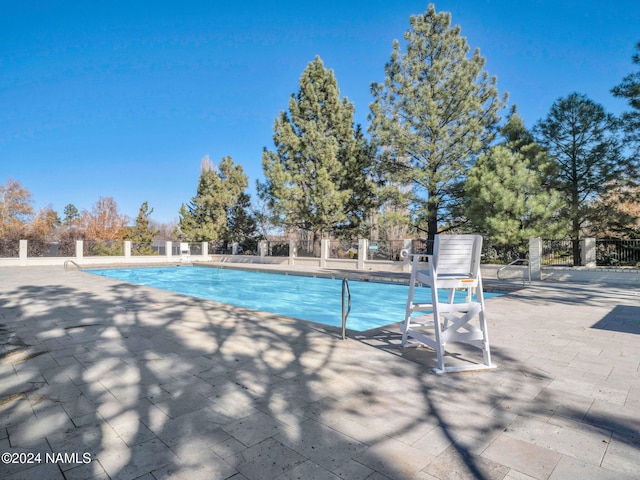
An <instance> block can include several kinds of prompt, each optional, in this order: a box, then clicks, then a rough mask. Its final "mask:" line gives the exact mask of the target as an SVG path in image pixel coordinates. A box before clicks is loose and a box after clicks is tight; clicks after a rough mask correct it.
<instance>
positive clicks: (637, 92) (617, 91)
mask: <svg viewBox="0 0 640 480" xmlns="http://www.w3.org/2000/svg"><path fill="white" fill-rule="evenodd" d="M636 50H637V51H636V53H635V54H634V55H633V57H632V61H633V63H634V64H635V65H637V66H638V68H639V69H638V71H636V72H633V73H630V74H629V75H627V76H626V77H624V78H623V79H622V82H621V83H620V84H619V85H617V86H615V87H613V89H612V90H611V92H612V93H613V95H614V96H615V97H619V98H625V99H626V100H627V102H628V103H629V106H630V107H631V108H632V110H631V111H629V112H625V113H623V114H622V116H621V118H620V121H621V123H622V129H623V131H624V133H625V143H626V144H627V145H628V146H629V147H631V148H632V149H633V151H632V155H633V156H634V157H635V158H634V161H635V162H640V42H638V44H637V45H636Z"/></svg>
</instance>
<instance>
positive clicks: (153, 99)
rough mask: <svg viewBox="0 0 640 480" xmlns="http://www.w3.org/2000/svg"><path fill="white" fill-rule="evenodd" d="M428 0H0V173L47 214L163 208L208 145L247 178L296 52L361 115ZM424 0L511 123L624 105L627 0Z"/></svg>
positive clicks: (179, 196) (630, 42)
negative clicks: (558, 105) (71, 208)
mask: <svg viewBox="0 0 640 480" xmlns="http://www.w3.org/2000/svg"><path fill="white" fill-rule="evenodd" d="M428 3H429V2H425V1H413V0H396V1H388V0H387V1H379V0H366V1H365V0H351V1H346V2H345V1H344V0H342V1H334V0H325V1H323V2H317V3H316V2H301V1H289V0H284V1H282V0H281V1H271V2H270V1H261V2H254V1H250V0H245V1H244V2H218V1H212V0H211V1H188V0H184V1H172V2H167V1H161V0H156V1H154V2H151V1H149V2H139V1H135V0H131V1H127V2H121V1H118V0H111V1H97V0H96V1H91V2H85V1H80V0H78V1H73V2H71V1H56V0H48V1H46V2H44V1H26V2H9V1H8V0H0V7H1V11H2V12H3V13H2V15H0V183H4V182H5V181H6V180H7V179H8V178H9V177H11V178H13V179H15V180H18V181H19V182H20V183H21V184H22V185H23V186H24V187H25V188H27V189H28V190H29V191H30V192H31V193H32V195H33V201H34V207H36V208H40V207H43V206H46V205H49V206H51V207H52V208H54V209H55V210H56V211H58V212H59V213H60V215H61V216H62V211H63V209H64V207H65V205H67V204H69V203H73V204H74V205H76V207H77V208H78V209H80V210H83V209H90V208H91V206H92V205H93V204H94V203H95V202H96V201H97V200H98V199H99V198H100V197H107V196H111V197H114V198H115V200H116V202H117V203H118V205H119V207H120V210H121V212H122V213H125V214H127V215H129V216H131V217H132V218H135V216H136V214H137V212H138V209H139V207H140V205H141V203H142V202H144V201H148V202H149V205H150V206H151V207H153V208H154V209H155V212H154V213H153V215H152V218H153V219H155V220H157V221H161V222H166V221H172V220H175V219H177V218H178V210H179V208H180V205H181V204H182V203H186V202H188V201H189V200H190V199H191V197H192V196H193V195H194V194H195V189H196V185H197V181H198V176H199V169H200V161H201V159H202V157H203V156H204V155H207V154H208V155H209V156H210V158H211V159H212V160H213V161H214V162H216V163H217V162H218V161H219V160H220V158H222V157H223V156H225V155H231V156H232V157H233V159H234V161H235V162H236V163H239V164H241V165H242V166H243V168H244V169H245V172H246V173H247V174H248V176H249V181H250V184H251V189H250V191H251V193H253V191H254V185H255V181H256V180H257V179H262V166H261V153H262V149H263V147H267V148H272V147H273V143H272V134H273V130H272V127H273V121H274V118H275V117H276V116H277V115H278V113H279V112H280V111H281V110H284V109H286V107H287V102H288V99H289V96H290V95H291V93H293V92H296V91H297V89H298V80H299V78H300V75H301V73H302V71H303V70H304V68H305V67H306V65H307V64H308V63H309V62H310V61H312V60H313V58H314V57H315V56H316V55H319V56H320V57H321V58H322V59H323V61H324V63H325V66H326V67H327V68H331V69H333V70H334V72H335V75H336V78H337V80H338V85H339V87H340V91H341V94H342V95H343V96H346V97H348V98H349V99H350V100H351V101H352V102H353V103H354V104H355V108H356V118H355V120H356V123H360V124H362V125H363V126H365V128H366V125H367V114H368V112H369V104H370V102H371V96H370V93H369V92H370V88H369V87H370V84H371V82H373V81H376V82H380V81H382V80H383V79H384V65H385V63H386V62H387V61H388V60H389V55H390V52H391V43H392V41H393V40H394V39H400V38H402V35H403V33H404V32H405V30H407V28H408V20H409V16H410V15H411V14H417V13H423V12H424V11H425V10H426V8H427V5H428ZM433 3H434V4H435V6H436V10H437V11H448V12H451V14H452V19H453V23H454V24H458V25H460V26H461V28H462V35H463V36H465V37H466V38H467V41H468V43H469V45H470V46H471V48H472V49H473V48H476V47H477V48H479V49H480V51H481V54H482V55H483V56H484V57H485V58H486V60H487V65H486V70H487V71H488V72H489V74H490V75H495V76H497V77H498V88H499V90H500V92H504V91H507V92H509V104H510V105H511V104H517V105H518V110H519V112H520V114H521V115H522V117H523V118H524V119H525V122H526V124H527V126H529V127H531V126H533V125H534V123H535V122H536V121H537V120H539V119H540V118H542V117H544V116H545V115H546V114H547V112H548V111H549V108H550V107H551V104H552V103H553V102H554V101H555V100H556V99H558V98H559V97H563V96H566V95H568V94H569V93H571V92H574V91H577V92H580V93H584V94H586V95H587V96H588V97H589V98H591V99H593V100H595V101H597V102H599V103H601V104H603V105H604V106H605V108H606V109H607V110H608V111H609V112H611V113H615V114H618V113H620V112H622V111H624V110H626V109H627V106H626V104H625V103H624V101H622V100H619V99H615V98H613V97H612V96H611V94H610V89H611V88H612V87H613V86H614V85H616V84H618V83H619V82H620V81H621V79H622V78H623V77H624V76H625V75H627V74H629V73H631V72H632V71H634V70H635V69H636V68H637V67H636V66H634V65H633V64H632V63H631V55H632V54H633V53H634V46H635V44H636V43H637V42H640V2H638V1H637V0H617V1H611V2H601V1H598V2H596V1H585V0H582V1H577V0H576V1H563V0H555V1H547V0H538V1H522V2H516V1H506V0H447V1H438V2H433ZM505 113H506V112H505Z"/></svg>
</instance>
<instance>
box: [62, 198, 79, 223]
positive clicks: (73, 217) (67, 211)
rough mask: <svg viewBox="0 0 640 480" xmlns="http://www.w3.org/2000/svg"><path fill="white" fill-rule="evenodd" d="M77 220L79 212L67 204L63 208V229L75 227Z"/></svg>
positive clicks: (70, 204)
mask: <svg viewBox="0 0 640 480" xmlns="http://www.w3.org/2000/svg"><path fill="white" fill-rule="evenodd" d="M78 218H80V212H79V211H78V209H77V208H76V206H75V205H74V204H72V203H69V204H68V205H67V206H66V207H64V220H63V222H62V223H63V224H64V226H65V227H67V228H69V227H72V226H73V225H75V223H76V221H77V220H78Z"/></svg>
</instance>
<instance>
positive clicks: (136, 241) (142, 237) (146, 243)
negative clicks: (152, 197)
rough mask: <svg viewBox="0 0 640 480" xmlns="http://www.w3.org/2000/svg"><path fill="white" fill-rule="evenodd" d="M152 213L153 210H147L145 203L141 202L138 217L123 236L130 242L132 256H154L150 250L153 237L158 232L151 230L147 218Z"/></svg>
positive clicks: (147, 205)
mask: <svg viewBox="0 0 640 480" xmlns="http://www.w3.org/2000/svg"><path fill="white" fill-rule="evenodd" d="M152 213H153V208H149V204H148V203H147V202H143V203H142V205H140V210H139V211H138V216H137V217H136V224H135V225H134V226H133V227H130V228H129V229H128V231H127V233H126V234H125V240H131V243H132V245H131V251H132V253H133V254H134V255H156V254H157V252H155V251H154V250H153V249H152V248H151V244H152V243H153V239H154V237H155V236H156V235H157V234H158V232H159V230H155V229H153V228H151V224H150V220H149V216H150V215H151V214H152Z"/></svg>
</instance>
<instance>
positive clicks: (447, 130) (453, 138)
mask: <svg viewBox="0 0 640 480" xmlns="http://www.w3.org/2000/svg"><path fill="white" fill-rule="evenodd" d="M409 24H410V29H409V30H408V31H407V32H406V33H405V35H404V40H405V44H406V51H405V52H402V51H401V44H400V42H399V41H397V40H396V41H394V43H393V50H392V53H391V60H390V61H389V63H387V65H386V66H385V74H386V78H385V80H384V83H383V84H373V85H372V93H373V96H374V102H373V103H372V104H371V114H370V119H371V126H370V132H371V135H372V138H373V140H374V141H375V143H376V144H377V145H378V146H379V147H381V149H382V151H383V153H384V154H385V162H384V165H385V167H386V170H387V171H388V174H389V178H390V179H391V180H392V181H394V182H395V183H397V184H398V185H412V186H413V188H412V190H411V192H410V196H411V202H412V205H413V209H414V212H415V215H416V217H417V218H416V219H417V220H418V222H419V223H420V224H421V227H422V228H423V229H424V228H425V227H426V230H427V235H428V238H429V239H433V237H434V235H435V234H436V233H438V232H439V231H440V227H441V225H442V224H443V223H447V224H448V226H449V227H454V226H455V225H456V221H455V220H456V219H455V218H454V213H453V212H454V211H455V210H456V209H457V208H458V207H459V206H460V203H461V201H462V192H463V189H462V184H463V181H464V179H465V176H466V172H467V171H468V169H469V168H470V167H471V165H472V163H473V161H474V160H475V157H476V155H477V154H478V153H479V152H481V151H482V150H483V149H484V148H486V147H487V146H488V145H489V144H490V143H491V141H492V140H493V138H494V135H495V131H496V125H497V123H498V121H499V120H500V118H499V116H498V111H499V110H500V109H501V108H502V107H503V102H504V101H506V95H505V97H504V98H503V99H500V98H499V96H498V91H497V87H496V79H495V77H492V78H489V75H488V74H487V73H486V72H485V71H484V70H483V69H484V65H485V60H484V58H483V57H482V56H481V55H480V52H479V51H478V50H475V51H474V52H473V54H472V55H471V56H469V55H468V54H469V46H468V45H467V41H466V39H465V38H464V37H461V36H460V27H458V26H454V27H452V26H451V16H450V14H449V13H436V11H435V7H434V6H433V5H429V7H428V9H427V11H426V13H424V14H421V15H414V16H411V18H410V20H409Z"/></svg>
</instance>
